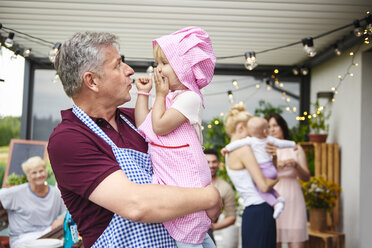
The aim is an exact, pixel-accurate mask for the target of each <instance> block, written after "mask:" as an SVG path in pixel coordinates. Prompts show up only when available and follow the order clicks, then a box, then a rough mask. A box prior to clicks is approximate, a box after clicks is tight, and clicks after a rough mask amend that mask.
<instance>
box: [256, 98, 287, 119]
mask: <svg viewBox="0 0 372 248" xmlns="http://www.w3.org/2000/svg"><path fill="white" fill-rule="evenodd" d="M258 106H259V108H257V109H255V111H254V115H255V116H261V117H266V116H268V115H270V114H275V113H276V114H281V113H283V110H282V106H279V107H274V106H273V105H272V104H271V103H269V102H265V100H260V101H259V102H258Z"/></svg>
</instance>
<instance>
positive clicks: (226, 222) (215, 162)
mask: <svg viewBox="0 0 372 248" xmlns="http://www.w3.org/2000/svg"><path fill="white" fill-rule="evenodd" d="M204 154H205V157H206V159H207V162H208V166H209V169H210V171H211V175H212V184H213V185H214V186H215V187H216V188H217V189H218V191H219V192H220V195H221V198H222V203H223V210H224V218H223V220H218V222H214V223H212V225H211V228H210V229H209V231H208V234H209V235H210V236H211V238H212V239H213V242H215V240H214V236H213V231H215V230H221V229H224V228H226V227H229V226H231V225H234V224H235V221H236V202H235V194H234V190H233V188H232V187H231V185H230V184H228V183H227V182H226V181H225V180H223V179H221V178H219V177H218V176H217V171H218V169H219V164H220V160H219V154H218V152H217V151H216V150H214V149H205V150H204ZM215 243H216V242H215Z"/></svg>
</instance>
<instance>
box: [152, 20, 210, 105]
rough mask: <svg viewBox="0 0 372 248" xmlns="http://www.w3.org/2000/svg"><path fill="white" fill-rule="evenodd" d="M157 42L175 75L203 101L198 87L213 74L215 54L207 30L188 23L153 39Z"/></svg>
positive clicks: (205, 84) (154, 42) (205, 83)
mask: <svg viewBox="0 0 372 248" xmlns="http://www.w3.org/2000/svg"><path fill="white" fill-rule="evenodd" d="M156 44H159V46H160V48H161V49H162V50H163V52H164V54H165V56H166V57H167V59H168V61H169V63H170V65H171V66H172V69H173V70H174V72H175V73H176V75H177V77H178V79H179V80H180V81H181V83H182V84H183V85H185V86H186V87H187V88H188V89H190V90H192V91H194V92H195V93H197V94H198V95H199V96H200V97H201V99H202V102H203V107H204V100H203V95H202V93H201V92H200V89H201V88H203V87H205V86H207V85H208V84H209V83H210V82H211V81H212V78H213V74H214V67H215V65H216V55H215V54H214V52H213V49H212V41H211V39H210V38H209V35H208V34H207V32H205V31H204V30H203V29H201V28H199V27H187V28H184V29H181V30H179V31H176V32H174V33H172V34H169V35H165V36H162V37H160V38H158V39H155V40H153V41H152V45H153V47H155V45H156Z"/></svg>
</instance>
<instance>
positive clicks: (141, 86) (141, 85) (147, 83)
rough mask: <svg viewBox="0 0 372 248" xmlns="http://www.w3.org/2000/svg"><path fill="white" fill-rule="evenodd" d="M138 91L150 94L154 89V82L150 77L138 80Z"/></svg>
mask: <svg viewBox="0 0 372 248" xmlns="http://www.w3.org/2000/svg"><path fill="white" fill-rule="evenodd" d="M136 87H137V90H138V91H142V92H146V93H149V92H150V91H151V89H152V80H151V78H149V77H140V78H137V80H136Z"/></svg>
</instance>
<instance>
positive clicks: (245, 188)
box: [226, 156, 265, 207]
mask: <svg viewBox="0 0 372 248" xmlns="http://www.w3.org/2000/svg"><path fill="white" fill-rule="evenodd" d="M226 161H227V156H226ZM226 170H227V174H228V175H229V177H230V179H231V181H232V183H233V184H234V186H235V189H236V190H237V191H238V193H239V195H240V197H241V198H242V199H243V205H244V207H248V206H250V205H258V204H261V203H264V202H265V201H264V200H263V199H262V197H261V196H260V195H259V194H258V192H257V189H256V187H255V185H254V183H253V180H252V177H251V175H250V174H249V172H248V170H247V169H241V170H230V169H229V166H227V163H226Z"/></svg>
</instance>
